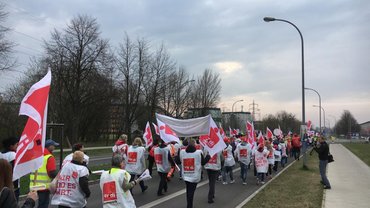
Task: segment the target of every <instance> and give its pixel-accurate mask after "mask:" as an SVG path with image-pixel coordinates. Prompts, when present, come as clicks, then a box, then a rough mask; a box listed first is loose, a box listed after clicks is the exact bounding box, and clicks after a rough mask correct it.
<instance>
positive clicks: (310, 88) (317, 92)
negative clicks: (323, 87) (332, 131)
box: [304, 87, 321, 131]
mask: <svg viewBox="0 0 370 208" xmlns="http://www.w3.org/2000/svg"><path fill="white" fill-rule="evenodd" d="M304 89H306V90H311V91H314V92H316V94H317V95H318V96H319V106H320V108H321V96H320V94H319V92H317V91H316V90H314V89H312V88H308V87H305V88H304ZM319 123H320V131H321V110H320V111H319Z"/></svg>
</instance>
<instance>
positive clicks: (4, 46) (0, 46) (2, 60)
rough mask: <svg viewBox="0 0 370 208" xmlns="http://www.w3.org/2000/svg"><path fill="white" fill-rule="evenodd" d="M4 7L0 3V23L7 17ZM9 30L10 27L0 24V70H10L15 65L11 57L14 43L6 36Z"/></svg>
mask: <svg viewBox="0 0 370 208" xmlns="http://www.w3.org/2000/svg"><path fill="white" fill-rule="evenodd" d="M4 7H5V6H4V4H3V3H0V23H1V22H4V21H5V20H6V18H7V17H8V13H7V12H5V11H4ZM9 31H10V28H8V27H5V26H3V25H0V72H1V71H6V70H10V69H11V68H12V67H13V66H14V65H15V61H14V60H13V58H12V57H11V54H12V48H13V47H14V43H13V42H11V41H9V40H8V39H7V38H6V36H7V34H8V32H9Z"/></svg>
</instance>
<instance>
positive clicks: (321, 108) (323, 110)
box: [313, 105, 326, 130]
mask: <svg viewBox="0 0 370 208" xmlns="http://www.w3.org/2000/svg"><path fill="white" fill-rule="evenodd" d="M313 107H318V108H320V111H321V110H322V112H324V130H325V128H326V127H325V119H326V118H325V109H324V108H323V107H322V106H318V105H313Z"/></svg>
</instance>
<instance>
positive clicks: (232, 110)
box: [231, 100, 244, 112]
mask: <svg viewBox="0 0 370 208" xmlns="http://www.w3.org/2000/svg"><path fill="white" fill-rule="evenodd" d="M243 101H244V100H237V101H235V102H234V103H233V106H232V107H231V112H234V105H235V104H236V103H238V102H243Z"/></svg>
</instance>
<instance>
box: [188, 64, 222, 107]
mask: <svg viewBox="0 0 370 208" xmlns="http://www.w3.org/2000/svg"><path fill="white" fill-rule="evenodd" d="M220 92H221V79H220V76H219V74H217V73H215V72H212V70H211V69H206V70H205V71H204V72H203V75H202V76H201V77H199V78H198V79H197V82H196V84H195V86H194V88H193V91H192V93H191V98H192V107H193V108H210V107H216V105H217V103H218V101H219V100H220Z"/></svg>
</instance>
